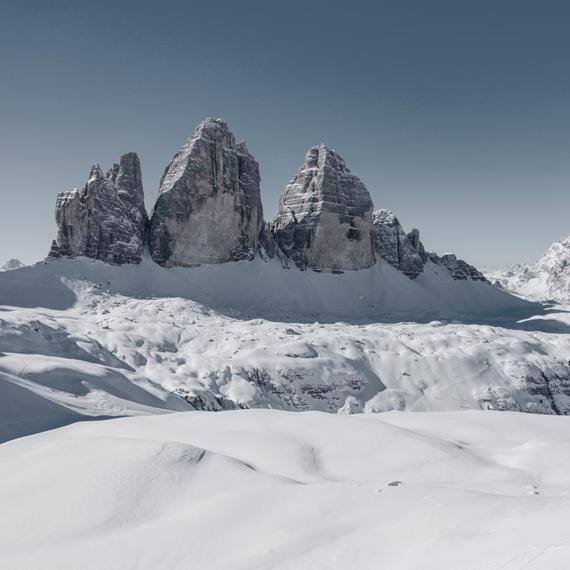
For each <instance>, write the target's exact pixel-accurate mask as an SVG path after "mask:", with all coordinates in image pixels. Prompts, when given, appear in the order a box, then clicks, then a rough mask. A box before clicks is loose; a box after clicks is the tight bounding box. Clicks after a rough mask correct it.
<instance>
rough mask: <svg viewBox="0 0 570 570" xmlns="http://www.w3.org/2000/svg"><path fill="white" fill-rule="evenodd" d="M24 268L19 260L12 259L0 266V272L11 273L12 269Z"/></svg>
mask: <svg viewBox="0 0 570 570" xmlns="http://www.w3.org/2000/svg"><path fill="white" fill-rule="evenodd" d="M22 267H26V266H25V265H24V264H23V263H22V262H21V261H20V260H19V259H16V258H15V257H13V258H12V259H9V260H8V261H6V262H5V263H2V264H0V271H12V270H13V269H21V268H22Z"/></svg>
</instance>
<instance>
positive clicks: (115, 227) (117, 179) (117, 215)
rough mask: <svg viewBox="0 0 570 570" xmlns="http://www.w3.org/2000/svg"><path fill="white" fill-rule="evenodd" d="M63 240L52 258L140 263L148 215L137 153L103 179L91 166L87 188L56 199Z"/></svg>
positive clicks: (57, 242) (59, 239)
mask: <svg viewBox="0 0 570 570" xmlns="http://www.w3.org/2000/svg"><path fill="white" fill-rule="evenodd" d="M56 222H57V237H56V239H55V240H54V242H53V244H52V248H51V251H50V256H51V257H76V256H85V257H91V258H93V259H100V260H102V261H106V262H108V263H116V264H123V263H139V262H140V261H141V259H142V254H143V246H144V237H145V229H146V224H147V214H146V210H145V207H144V194H143V187H142V177H141V168H140V162H139V158H138V156H137V155H136V153H134V152H131V153H128V154H125V155H123V156H122V157H121V159H120V161H119V163H118V164H115V165H114V166H113V167H112V168H111V170H110V171H109V172H108V174H107V176H104V175H103V172H102V171H101V167H100V166H99V165H98V164H95V165H93V166H92V167H91V172H90V174H89V180H88V181H87V183H86V184H85V186H84V187H83V188H82V189H81V190H78V189H77V188H75V189H73V190H70V191H68V192H61V193H60V194H58V196H57V201H56Z"/></svg>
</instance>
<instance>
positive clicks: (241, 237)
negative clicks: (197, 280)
mask: <svg viewBox="0 0 570 570" xmlns="http://www.w3.org/2000/svg"><path fill="white" fill-rule="evenodd" d="M259 184H260V176H259V165H258V164H257V162H256V160H255V159H254V158H253V156H252V155H251V154H250V153H249V152H248V150H247V147H246V146H245V144H244V143H240V144H239V145H236V142H235V138H234V136H233V134H232V133H231V132H230V131H229V129H228V125H227V123H226V122H225V121H223V120H222V119H212V118H208V119H205V120H204V121H202V122H201V123H200V125H198V127H197V128H196V130H195V131H194V134H193V136H191V137H190V138H189V139H188V140H187V141H186V142H185V143H184V145H183V146H182V147H181V148H180V150H179V151H178V152H177V153H176V154H175V155H174V157H173V159H172V160H171V162H170V164H169V165H168V167H167V168H166V171H165V173H164V175H163V177H162V180H161V183H160V188H159V194H158V198H157V201H156V205H155V207H154V211H153V214H152V218H151V222H150V233H149V247H150V252H151V255H152V257H153V259H154V260H155V261H156V262H157V263H159V264H160V265H165V266H175V265H179V266H192V265H198V264H203V263H206V264H207V263H223V262H226V261H239V260H242V259H251V258H253V256H254V255H255V252H256V251H257V247H258V243H259V234H260V231H261V226H262V222H263V210H262V205H261V196H260V189H259Z"/></svg>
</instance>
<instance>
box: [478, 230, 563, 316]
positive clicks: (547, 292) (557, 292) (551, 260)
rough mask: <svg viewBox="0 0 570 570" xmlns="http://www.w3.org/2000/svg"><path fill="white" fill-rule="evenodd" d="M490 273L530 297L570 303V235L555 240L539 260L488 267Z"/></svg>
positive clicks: (493, 277) (501, 282) (504, 286)
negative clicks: (508, 265)
mask: <svg viewBox="0 0 570 570" xmlns="http://www.w3.org/2000/svg"><path fill="white" fill-rule="evenodd" d="M486 277H487V278H488V279H489V280H491V281H498V282H499V283H500V284H501V286H502V287H503V288H505V289H507V290H509V291H513V292H515V293H517V294H519V295H522V296H523V297H526V298H528V299H532V300H537V301H554V302H555V303H560V304H563V305H570V235H567V236H565V237H562V238H561V239H560V240H559V241H557V242H554V243H553V244H552V245H551V246H550V247H549V248H548V250H547V251H546V253H545V254H544V255H543V256H542V257H541V258H540V259H539V260H538V261H537V262H536V263H535V264H533V265H515V266H512V267H509V268H507V269H504V270H497V271H488V272H486Z"/></svg>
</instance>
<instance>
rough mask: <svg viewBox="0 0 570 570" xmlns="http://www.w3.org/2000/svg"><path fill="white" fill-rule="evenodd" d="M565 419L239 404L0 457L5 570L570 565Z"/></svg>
mask: <svg viewBox="0 0 570 570" xmlns="http://www.w3.org/2000/svg"><path fill="white" fill-rule="evenodd" d="M569 434H570V419H568V418H565V417H546V416H533V415H529V414H514V413H494V412H451V413H438V414H434V413H418V414H410V413H398V412H394V413H390V414H377V415H373V416H362V415H360V416H338V415H337V416H335V415H331V414H323V413H317V412H312V413H302V414H299V413H296V414H294V413H284V412H279V411H275V410H245V411H235V412H225V413H219V414H212V413H204V412H191V413H184V414H173V415H170V414H169V415H165V416H160V417H137V418H125V419H119V420H110V421H103V422H88V423H80V424H75V425H73V426H69V427H66V428H62V429H59V430H56V431H51V432H47V433H43V434H39V435H36V436H32V437H28V438H23V439H20V440H16V441H13V442H9V443H7V444H4V445H1V446H0V477H1V480H2V485H0V505H2V516H1V517H0V567H1V568H7V569H8V568H9V569H10V570H30V569H36V568H41V569H42V570H66V569H70V570H76V569H78V568H81V569H82V570H100V569H102V568H105V569H107V570H135V569H136V570H146V569H148V570H172V569H174V568H177V569H180V570H222V569H223V570H230V569H231V570H258V569H259V570H261V569H264V570H265V569H269V568H271V569H275V570H277V569H279V570H293V569H294V570H309V569H310V570H315V569H325V568H326V569H327V570H336V569H341V568H342V569H350V570H370V569H372V568H382V569H383V570H403V569H405V570H425V569H428V568H429V569H432V568H442V569H454V570H481V569H483V568H484V569H485V570H499V569H510V570H515V569H516V570H519V569H522V568H525V570H565V569H566V568H567V567H568V560H569V559H570V543H569V541H568V524H567V523H568V517H569V516H570V499H569V495H568V489H569V485H570V478H569V473H570V435H569Z"/></svg>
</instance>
